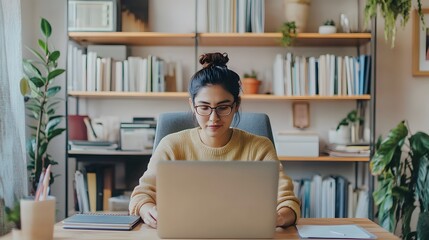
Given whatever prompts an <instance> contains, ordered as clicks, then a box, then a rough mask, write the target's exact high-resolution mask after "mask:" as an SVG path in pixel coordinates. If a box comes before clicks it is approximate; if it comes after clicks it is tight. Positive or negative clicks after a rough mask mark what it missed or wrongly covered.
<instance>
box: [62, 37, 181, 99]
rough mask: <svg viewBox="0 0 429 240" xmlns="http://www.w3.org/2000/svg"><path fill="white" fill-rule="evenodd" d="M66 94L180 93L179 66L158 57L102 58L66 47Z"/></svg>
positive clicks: (98, 55)
mask: <svg viewBox="0 0 429 240" xmlns="http://www.w3.org/2000/svg"><path fill="white" fill-rule="evenodd" d="M69 51H70V55H69V62H68V64H70V65H69V69H72V71H71V72H70V73H68V79H69V83H68V89H69V91H118V92H166V91H183V89H182V67H181V64H180V62H167V61H165V60H163V59H162V58H160V57H157V56H154V55H149V56H147V57H146V58H143V57H139V56H129V57H125V59H123V60H121V59H115V58H113V57H102V56H100V54H98V53H97V52H92V51H86V49H85V48H84V49H81V48H78V47H76V46H73V45H72V44H70V45H69Z"/></svg>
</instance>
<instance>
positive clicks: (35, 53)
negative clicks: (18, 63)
mask: <svg viewBox="0 0 429 240" xmlns="http://www.w3.org/2000/svg"><path fill="white" fill-rule="evenodd" d="M26 48H27V49H28V51H30V52H31V53H33V54H34V56H36V57H37V58H39V59H40V60H41V61H42V62H43V63H44V62H45V58H44V57H43V56H42V55H41V54H40V53H39V52H38V51H36V50H34V49H32V48H29V47H26Z"/></svg>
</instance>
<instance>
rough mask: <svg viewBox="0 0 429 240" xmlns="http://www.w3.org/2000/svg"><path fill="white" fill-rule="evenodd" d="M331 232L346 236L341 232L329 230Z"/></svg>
mask: <svg viewBox="0 0 429 240" xmlns="http://www.w3.org/2000/svg"><path fill="white" fill-rule="evenodd" d="M329 232H330V233H333V234H336V235H339V236H346V234H344V233H340V232H336V231H332V230H329Z"/></svg>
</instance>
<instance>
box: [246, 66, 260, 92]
mask: <svg viewBox="0 0 429 240" xmlns="http://www.w3.org/2000/svg"><path fill="white" fill-rule="evenodd" d="M241 83H242V90H243V93H244V94H257V93H258V92H259V86H260V85H261V81H260V80H258V74H257V73H256V71H255V70H252V71H251V72H250V73H244V75H243V79H242V80H241Z"/></svg>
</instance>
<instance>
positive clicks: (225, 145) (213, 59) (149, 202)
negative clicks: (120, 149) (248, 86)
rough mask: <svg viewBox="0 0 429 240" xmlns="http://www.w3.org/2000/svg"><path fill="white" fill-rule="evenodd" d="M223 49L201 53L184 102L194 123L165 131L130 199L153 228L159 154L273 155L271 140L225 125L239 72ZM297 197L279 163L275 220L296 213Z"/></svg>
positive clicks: (286, 220) (234, 103)
mask: <svg viewBox="0 0 429 240" xmlns="http://www.w3.org/2000/svg"><path fill="white" fill-rule="evenodd" d="M228 60H229V58H228V55H227V54H226V53H224V54H221V53H208V54H204V55H202V56H201V58H200V63H201V64H202V65H203V68H202V69H201V70H199V71H198V72H197V73H195V75H194V76H192V79H191V83H190V85H189V94H190V98H189V105H190V107H191V109H192V112H193V113H194V116H195V118H196V119H197V121H198V125H199V127H197V128H193V129H188V130H184V131H181V132H177V133H173V134H170V135H168V136H166V137H164V138H163V139H162V140H161V141H160V143H159V145H158V146H157V148H156V150H155V152H154V153H153V155H152V158H151V160H150V162H149V164H148V168H147V171H146V172H145V173H144V174H143V176H142V177H141V178H140V182H139V185H138V186H137V187H135V189H134V191H133V193H132V195H131V201H130V206H129V210H130V214H135V215H140V216H141V217H142V219H143V221H144V222H145V223H146V224H148V225H149V226H151V227H153V228H156V226H157V211H156V202H155V199H156V184H155V182H156V181H155V179H156V172H155V169H156V164H157V162H158V161H160V160H183V159H185V160H199V159H210V160H241V161H265V160H267V161H269V160H278V157H277V155H276V151H275V149H274V146H273V144H272V142H271V141H270V140H269V139H268V138H266V137H261V136H257V135H253V134H250V133H248V132H245V131H243V130H239V129H236V128H230V126H231V122H232V121H233V118H234V114H235V113H237V114H238V110H239V107H240V102H241V98H240V96H239V94H240V77H239V76H238V75H237V73H235V72H234V71H232V70H229V69H228V67H227V66H226V63H227V62H228ZM299 216H300V211H299V200H298V199H297V198H296V197H295V196H294V193H293V183H292V181H291V180H290V178H289V177H287V176H285V175H284V174H283V168H282V167H281V164H280V163H279V193H278V205H277V226H282V227H286V226H289V225H292V224H294V223H296V221H297V220H298V219H299Z"/></svg>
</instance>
